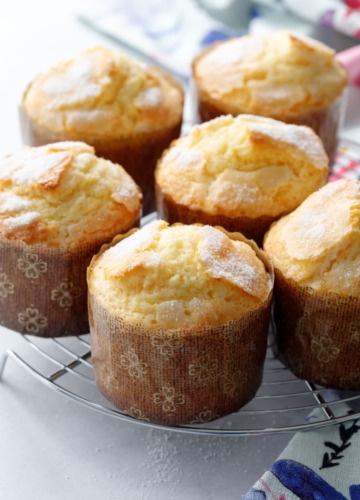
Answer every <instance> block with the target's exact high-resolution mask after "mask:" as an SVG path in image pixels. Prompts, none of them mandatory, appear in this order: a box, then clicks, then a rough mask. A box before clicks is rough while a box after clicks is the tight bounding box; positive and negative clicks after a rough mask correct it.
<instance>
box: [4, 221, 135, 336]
mask: <svg viewBox="0 0 360 500" xmlns="http://www.w3.org/2000/svg"><path fill="white" fill-rule="evenodd" d="M125 230H127V228H126V229H125ZM102 243H103V242H102ZM102 243H95V244H94V243H92V244H87V245H81V246H79V247H77V248H76V249H75V250H73V251H71V250H65V249H62V248H56V247H47V246H45V245H42V244H36V245H28V244H26V243H24V242H22V241H14V240H8V239H7V238H5V237H0V324H1V325H2V326H5V327H7V328H10V329H12V330H15V331H17V332H19V333H23V334H29V335H35V336H37V337H61V336H67V335H81V334H84V333H89V323H88V312H87V283H86V269H87V267H88V265H89V263H90V261H91V258H92V256H93V255H94V254H96V253H97V252H98V251H99V249H100V247H101V245H102Z"/></svg>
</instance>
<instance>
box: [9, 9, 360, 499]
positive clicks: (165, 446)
mask: <svg viewBox="0 0 360 500" xmlns="http://www.w3.org/2000/svg"><path fill="white" fill-rule="evenodd" d="M359 7H360V5H359V2H358V1H357V0H349V1H348V2H347V3H346V2H341V1H340V0H339V1H335V0H312V1H308V0H302V1H301V2H299V1H298V0H283V1H282V2H280V1H276V0H258V1H255V2H250V0H196V1H195V0H151V1H150V0H102V1H93V0H88V1H86V2H83V3H79V2H75V1H74V0H61V2H60V1H55V0H32V1H31V2H28V1H25V0H12V1H11V2H10V1H2V3H1V9H0V67H1V79H0V133H1V140H0V155H1V156H4V155H5V154H7V153H10V152H13V151H15V150H17V149H18V148H19V147H21V140H20V130H19V125H18V105H19V103H20V101H21V96H22V93H23V91H24V90H25V88H26V86H27V85H28V83H29V82H30V81H31V80H32V79H33V78H34V77H35V76H36V75H37V74H39V73H40V72H42V71H44V70H46V69H48V68H49V67H51V66H53V65H54V64H56V63H57V62H58V61H60V60H62V59H67V58H70V57H72V56H73V55H74V54H77V53H78V52H80V51H81V50H83V49H85V48H87V47H89V46H91V45H95V44H99V43H100V44H106V45H108V46H110V47H113V48H120V49H121V48H122V49H123V50H126V51H128V52H130V53H131V54H133V55H135V56H137V57H139V58H141V59H143V60H147V61H152V62H156V63H157V64H160V65H161V66H163V67H165V68H166V69H168V70H169V71H171V72H173V73H174V74H175V75H177V77H178V78H180V79H181V80H182V81H183V83H184V85H185V86H186V87H187V88H188V87H189V74H190V62H191V60H192V58H193V57H194V55H195V54H196V53H197V52H199V50H201V48H202V47H204V46H205V45H207V44H209V43H212V42H213V41H215V40H219V39H222V38H226V37H229V36H234V35H239V34H243V33H246V32H251V33H266V32H269V31H274V30H277V29H281V28H286V29H290V30H293V31H295V32H297V33H300V34H304V35H308V36H313V37H315V38H317V39H320V40H322V41H324V42H325V43H327V44H328V45H330V46H332V47H333V48H334V49H335V50H337V51H341V50H344V49H346V48H348V47H351V46H353V45H356V44H358V43H359V37H360V19H359V17H360V14H359V12H360V10H358V8H359ZM188 95H189V94H188ZM193 120H194V115H193V112H192V106H191V101H190V100H189V99H188V100H187V104H186V111H185V121H186V122H187V124H190V123H191V122H192V121H193ZM342 135H343V137H346V138H349V139H352V140H355V141H358V142H359V141H360V94H359V89H358V88H355V86H354V87H352V88H351V89H350V96H349V104H348V109H347V113H346V121H345V128H344V131H343V132H342ZM0 266H1V263H0ZM20 343H21V339H20V338H19V336H18V335H17V334H14V333H13V332H10V331H8V330H5V329H1V328H0V352H1V351H4V350H5V349H6V348H8V347H11V348H13V349H15V350H16V349H17V348H18V345H19V344H20ZM0 436H1V445H2V447H1V453H0V499H1V500H23V499H24V498H27V499H31V500H32V499H34V500H42V499H49V498H51V499H52V500H57V499H59V500H60V499H61V500H64V499H68V498H69V499H70V498H74V499H77V500H81V499H91V500H92V499H94V500H97V499H100V498H101V499H114V500H115V499H116V500H118V499H120V500H121V499H126V500H128V499H129V500H147V499H150V500H153V499H154V500H155V499H156V500H162V499H164V500H165V499H166V500H184V499H185V500H192V499H194V500H203V499H206V500H212V499H214V500H218V499H220V500H223V499H224V500H235V499H240V498H241V496H242V494H244V493H245V492H246V491H247V490H248V489H249V488H250V486H251V485H252V484H253V483H254V482H255V480H256V479H257V478H258V477H259V476H260V475H261V474H262V473H263V471H264V470H265V469H266V468H267V467H268V466H269V465H270V464H271V462H272V461H273V460H274V459H275V458H276V457H277V456H278V454H279V453H280V451H281V450H282V449H283V447H284V446H285V445H286V443H287V442H288V441H289V439H290V437H291V436H290V435H288V434H285V435H272V436H252V437H231V438H223V437H214V436H190V435H182V434H178V433H172V432H170V431H169V432H167V431H159V430H153V429H148V428H146V427H140V426H138V425H136V424H131V423H128V422H122V421H119V420H115V419H111V418H109V417H107V416H102V415H100V414H97V413H95V412H93V411H91V410H90V409H88V408H85V407H81V406H79V405H77V404H76V403H75V402H73V401H69V400H67V399H66V398H65V399H64V398H63V397H62V396H60V395H59V394H58V393H53V392H51V391H50V390H48V389H47V388H46V387H44V386H43V385H41V384H40V383H39V382H38V381H37V380H36V379H35V378H33V377H31V375H30V374H28V373H26V372H25V371H24V370H23V369H22V368H21V367H19V366H17V365H15V364H14V363H13V362H11V361H10V362H9V364H8V366H7V368H6V371H5V374H4V380H3V382H1V383H0Z"/></svg>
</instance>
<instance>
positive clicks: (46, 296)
mask: <svg viewBox="0 0 360 500" xmlns="http://www.w3.org/2000/svg"><path fill="white" fill-rule="evenodd" d="M140 215H141V193H140V190H139V188H138V187H137V185H136V184H135V182H134V181H133V180H132V179H131V177H130V176H129V175H128V174H127V173H126V172H125V170H124V169H123V168H122V167H121V166H120V165H116V164H114V163H111V162H110V161H108V160H104V159H101V158H97V157H96V156H95V155H94V149H93V148H92V147H91V146H88V145H87V144H84V143H81V142H60V143H55V144H49V145H47V146H42V147H37V148H25V149H23V150H22V151H20V152H18V153H15V154H14V155H11V156H8V157H6V158H5V159H3V160H1V161H0V324H1V325H3V326H6V327H8V328H11V329H13V330H16V331H18V332H21V333H24V334H32V335H37V336H43V337H56V336H63V335H80V334H82V333H88V331H89V326H88V314H87V285H86V268H87V266H88V264H89V262H90V260H91V257H92V256H93V255H94V254H95V253H97V252H98V251H99V249H100V247H101V245H102V244H103V243H105V242H108V241H111V240H112V239H113V237H114V236H115V235H116V234H118V233H119V232H121V231H124V232H125V231H128V230H129V229H130V228H132V227H134V226H136V225H137V224H138V222H139V219H140Z"/></svg>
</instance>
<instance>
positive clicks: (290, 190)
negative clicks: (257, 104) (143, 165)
mask: <svg viewBox="0 0 360 500" xmlns="http://www.w3.org/2000/svg"><path fill="white" fill-rule="evenodd" d="M327 175H328V158H327V156H326V153H325V151H324V148H323V146H322V143H321V141H320V139H319V138H318V137H317V135H316V134H315V132H313V130H312V129H310V128H308V127H303V126H299V125H288V124H285V123H283V122H279V121H276V120H272V119H270V118H263V117H260V116H252V115H239V116H238V117H236V118H233V117H232V116H223V117H220V118H215V119H214V120H211V121H209V122H206V123H203V124H202V125H200V126H196V127H194V128H193V129H192V131H191V132H190V133H189V135H188V136H186V137H182V138H180V139H178V140H176V141H174V142H173V143H172V144H171V147H170V148H169V149H168V150H167V151H165V153H164V154H163V156H162V158H161V159H160V160H159V162H158V165H157V169H156V181H157V183H158V184H159V186H160V188H161V190H162V192H163V193H164V194H166V195H168V196H170V197H171V198H172V200H173V201H174V202H175V203H178V204H180V205H185V206H187V207H189V208H191V209H193V210H202V211H205V212H206V213H209V214H212V215H227V216H228V217H240V216H246V217H250V218H256V217H260V216H263V215H266V216H274V217H275V216H278V215H280V214H282V213H287V212H289V211H291V210H293V209H294V208H296V207H297V206H298V205H299V204H300V203H301V202H302V201H303V200H304V199H305V198H306V197H307V196H308V195H309V194H310V193H312V192H313V191H315V190H316V189H318V188H319V187H321V186H322V185H323V184H324V183H325V182H326V178H327Z"/></svg>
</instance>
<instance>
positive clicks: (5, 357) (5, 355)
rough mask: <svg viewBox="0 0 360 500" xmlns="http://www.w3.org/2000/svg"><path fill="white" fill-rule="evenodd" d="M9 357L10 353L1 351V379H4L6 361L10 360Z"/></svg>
mask: <svg viewBox="0 0 360 500" xmlns="http://www.w3.org/2000/svg"><path fill="white" fill-rule="evenodd" d="M8 358H9V355H8V353H7V352H2V353H0V381H1V379H2V376H3V373H4V370H5V365H6V361H7V360H8Z"/></svg>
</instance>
